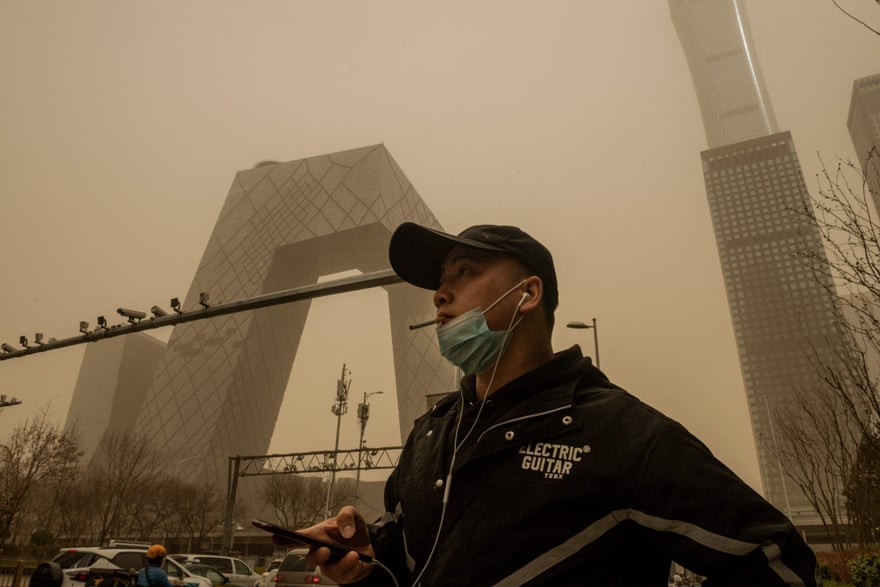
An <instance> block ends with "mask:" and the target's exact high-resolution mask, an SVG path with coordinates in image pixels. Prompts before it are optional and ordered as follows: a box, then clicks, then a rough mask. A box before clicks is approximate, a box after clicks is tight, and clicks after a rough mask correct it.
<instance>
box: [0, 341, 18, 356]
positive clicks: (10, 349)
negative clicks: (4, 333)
mask: <svg viewBox="0 0 880 587" xmlns="http://www.w3.org/2000/svg"><path fill="white" fill-rule="evenodd" d="M0 349H3V352H4V353H14V352H15V351H17V350H18V349H17V348H15V347H14V346H12V345H11V344H6V343H5V342H4V343H3V344H0Z"/></svg>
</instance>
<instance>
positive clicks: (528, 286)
mask: <svg viewBox="0 0 880 587" xmlns="http://www.w3.org/2000/svg"><path fill="white" fill-rule="evenodd" d="M543 297H544V283H543V282H542V281H541V278H540V277H538V276H537V275H532V276H531V277H527V278H526V279H524V280H523V294H522V299H521V300H520V304H519V311H520V313H521V314H526V313H528V312H531V311H532V310H534V309H535V308H537V307H538V306H540V305H541V299H542V298H543Z"/></svg>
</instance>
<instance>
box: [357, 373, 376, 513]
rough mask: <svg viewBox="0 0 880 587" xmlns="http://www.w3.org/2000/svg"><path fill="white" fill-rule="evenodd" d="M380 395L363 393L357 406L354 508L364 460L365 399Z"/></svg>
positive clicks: (366, 407)
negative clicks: (357, 432) (356, 460)
mask: <svg viewBox="0 0 880 587" xmlns="http://www.w3.org/2000/svg"><path fill="white" fill-rule="evenodd" d="M379 393H382V392H381V391H374V392H372V393H367V392H366V391H365V392H364V401H363V403H361V404H358V424H359V425H360V429H361V437H360V442H359V443H358V462H357V475H356V476H355V481H354V507H355V508H357V507H358V504H359V503H360V485H361V466H362V463H363V458H364V431H365V430H366V429H367V420H369V419H370V404H368V403H367V398H368V397H370V396H371V395H376V394H379Z"/></svg>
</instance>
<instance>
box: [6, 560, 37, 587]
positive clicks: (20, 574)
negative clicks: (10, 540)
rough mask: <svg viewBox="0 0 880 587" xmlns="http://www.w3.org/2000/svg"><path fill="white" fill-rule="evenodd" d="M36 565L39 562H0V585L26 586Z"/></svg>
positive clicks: (11, 586)
mask: <svg viewBox="0 0 880 587" xmlns="http://www.w3.org/2000/svg"><path fill="white" fill-rule="evenodd" d="M36 567H37V563H35V562H25V561H18V562H17V563H15V564H14V565H12V564H10V563H5V564H0V587H26V585H28V584H29V583H30V579H31V573H33V572H34V569H35V568H36Z"/></svg>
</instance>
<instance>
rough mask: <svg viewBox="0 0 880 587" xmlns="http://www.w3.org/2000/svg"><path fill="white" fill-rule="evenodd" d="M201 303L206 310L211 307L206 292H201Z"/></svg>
mask: <svg viewBox="0 0 880 587" xmlns="http://www.w3.org/2000/svg"><path fill="white" fill-rule="evenodd" d="M199 303H200V304H201V305H203V306H204V307H206V308H207V307H208V306H210V305H211V304H209V303H208V292H206V291H202V292H199Z"/></svg>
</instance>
